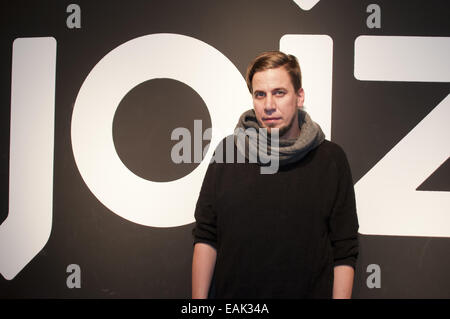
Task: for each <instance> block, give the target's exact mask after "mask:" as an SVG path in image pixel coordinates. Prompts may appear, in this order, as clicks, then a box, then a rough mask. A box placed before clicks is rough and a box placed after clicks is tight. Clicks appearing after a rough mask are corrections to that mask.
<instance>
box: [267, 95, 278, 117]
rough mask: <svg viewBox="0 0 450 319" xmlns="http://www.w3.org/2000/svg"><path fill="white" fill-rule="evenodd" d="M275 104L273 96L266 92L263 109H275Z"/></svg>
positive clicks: (271, 110) (269, 111)
mask: <svg viewBox="0 0 450 319" xmlns="http://www.w3.org/2000/svg"><path fill="white" fill-rule="evenodd" d="M275 109H276V105H275V99H274V98H273V96H272V94H267V96H266V99H265V101H264V111H266V112H268V113H271V112H273V111H275Z"/></svg>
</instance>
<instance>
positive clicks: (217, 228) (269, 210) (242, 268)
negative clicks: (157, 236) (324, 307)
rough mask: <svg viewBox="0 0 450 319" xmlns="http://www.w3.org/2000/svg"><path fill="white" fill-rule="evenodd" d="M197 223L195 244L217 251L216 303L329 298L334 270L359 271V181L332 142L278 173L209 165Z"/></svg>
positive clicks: (251, 166)
mask: <svg viewBox="0 0 450 319" xmlns="http://www.w3.org/2000/svg"><path fill="white" fill-rule="evenodd" d="M234 151H235V154H236V152H237V150H236V148H235V150H234ZM195 218H196V226H195V228H194V230H193V234H194V243H198V242H202V243H207V244H209V245H211V246H213V247H214V248H216V250H217V261H216V266H215V274H214V277H215V285H214V289H213V290H214V291H212V295H213V296H214V297H216V298H331V297H332V287H333V267H334V266H337V265H350V266H352V267H353V268H354V267H355V263H356V258H357V255H358V239H357V231H358V219H357V215H356V208H355V195H354V189H353V181H352V177H351V172H350V168H349V165H348V162H347V158H346V156H345V153H344V152H343V150H342V149H341V148H340V147H339V146H338V145H336V144H335V143H333V142H330V141H326V140H325V141H324V142H323V143H322V144H320V145H319V146H318V147H317V148H316V149H314V150H312V151H311V152H310V153H308V154H307V155H306V156H305V157H304V158H303V159H302V160H300V161H299V162H296V163H292V164H289V165H286V166H283V167H280V169H279V171H278V172H277V173H276V174H266V175H264V174H261V173H260V166H259V165H258V164H254V163H241V164H239V163H212V164H210V165H209V167H208V171H207V173H206V175H205V179H204V181H203V185H202V188H201V191H200V196H199V199H198V202H197V207H196V211H195Z"/></svg>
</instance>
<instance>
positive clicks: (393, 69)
mask: <svg viewBox="0 0 450 319" xmlns="http://www.w3.org/2000/svg"><path fill="white" fill-rule="evenodd" d="M449 56H450V38H449V37H400V36H360V37H358V38H357V39H356V41H355V69H354V74H355V77H356V78H357V79H359V80H365V81H405V82H408V81H410V82H450V59H449V58H448V57H449ZM449 119H450V95H448V96H447V97H446V98H445V99H444V100H443V101H442V102H441V103H439V105H438V106H436V107H435V108H434V109H433V110H432V111H431V112H430V113H429V114H428V115H427V116H426V117H425V118H424V119H423V120H422V121H421V122H420V123H419V124H417V126H416V127H415V128H414V129H413V130H412V131H411V132H409V133H408V135H406V136H405V137H404V138H403V139H402V140H401V141H400V142H399V143H398V144H397V145H396V146H395V147H394V148H393V149H392V150H391V151H389V153H387V154H386V155H385V156H384V157H383V158H382V159H381V161H379V162H378V163H377V164H376V165H375V166H374V167H373V168H372V169H371V170H370V171H369V172H368V173H367V174H366V175H365V176H364V177H363V178H362V179H361V180H360V181H359V182H358V183H357V184H356V185H355V191H356V196H357V201H356V203H357V208H358V219H359V223H360V229H359V231H360V233H362V234H371V235H396V236H434V237H450V214H449V213H450V193H448V192H431V191H416V189H417V187H418V186H419V185H420V184H421V183H422V182H423V181H425V180H426V179H427V177H429V176H430V175H431V174H432V173H433V171H434V170H436V168H437V167H439V166H440V165H441V164H442V163H444V162H445V160H447V159H448V157H449V155H450V144H449V141H450V130H449V126H448V120H449Z"/></svg>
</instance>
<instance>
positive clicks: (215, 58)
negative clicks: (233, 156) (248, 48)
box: [71, 33, 251, 227]
mask: <svg viewBox="0 0 450 319" xmlns="http://www.w3.org/2000/svg"><path fill="white" fill-rule="evenodd" d="M157 78H169V79H175V80H178V81H180V82H183V83H185V84H187V85H189V86H190V87H191V88H192V89H194V90H195V91H197V93H198V94H199V95H200V96H201V97H202V99H203V101H204V102H205V104H206V105H207V107H208V110H209V114H210V116H211V123H212V128H213V132H212V133H213V134H212V138H211V143H210V145H211V146H210V148H209V150H208V152H207V155H206V157H205V159H204V160H203V161H202V163H201V164H200V165H199V166H198V167H197V168H196V169H195V170H194V171H192V172H191V173H190V174H188V175H186V176H184V177H183V178H180V179H178V180H175V181H170V182H165V183H160V182H152V181H148V180H146V179H143V178H141V177H139V176H136V175H135V174H134V173H132V172H131V171H130V170H129V169H128V168H127V167H126V166H125V165H124V164H123V163H122V161H121V160H120V158H119V156H118V155H117V152H116V150H115V147H114V142H113V136H112V127H113V119H114V114H115V112H116V109H117V107H118V105H119V103H120V101H121V100H122V99H123V97H124V96H125V95H126V94H127V93H128V92H129V91H130V90H131V89H132V88H134V87H135V86H137V85H139V84H140V83H142V82H144V81H147V80H150V79H157ZM168 98H169V96H168ZM180 107H182V106H180ZM250 107H251V98H250V95H249V94H248V91H247V87H246V84H245V81H244V79H243V77H242V75H241V74H240V72H239V71H238V70H237V69H236V67H235V66H234V64H233V63H232V62H230V61H229V60H228V59H227V58H226V57H225V56H224V55H223V54H222V53H221V52H219V51H218V50H216V49H215V48H213V47H212V46H210V45H208V44H206V43H204V42H202V41H200V40H197V39H194V38H192V37H188V36H183V35H179V34H168V33H162V34H151V35H146V36H142V37H139V38H136V39H132V40H130V41H128V42H126V43H124V44H122V45H120V46H118V47H117V48H115V49H114V50H112V51H111V52H109V53H108V54H107V55H106V56H105V57H104V58H102V59H101V60H100V61H99V62H98V63H97V65H96V66H95V67H94V68H93V69H92V71H91V72H90V73H89V75H88V76H87V78H86V80H85V81H84V83H83V85H82V86H81V88H80V91H79V93H78V96H77V99H76V102H75V106H74V110H73V114H72V132H71V133H72V147H73V153H74V157H75V162H76V165H77V167H78V169H79V171H80V174H81V176H82V178H83V180H84V182H85V183H86V185H87V186H88V187H89V189H90V190H91V191H92V193H93V194H94V195H95V196H96V197H97V198H98V200H100V202H102V203H103V204H104V205H105V206H106V207H107V208H108V209H110V210H111V211H113V212H114V213H116V214H117V215H119V216H121V217H123V218H125V219H127V220H130V221H132V222H135V223H138V224H142V225H146V226H154V227H175V226H181V225H185V224H189V223H192V222H193V221H194V210H195V205H196V202H197V196H198V192H199V189H200V186H201V183H202V180H203V177H204V174H205V172H206V169H207V166H208V163H209V160H210V158H211V156H212V152H213V151H214V148H215V146H216V145H217V144H218V142H220V140H221V139H222V138H223V137H225V135H226V134H232V133H233V130H234V126H235V124H236V123H237V120H238V118H239V116H240V115H241V113H242V112H243V111H245V110H246V109H248V108H250ZM220 133H222V134H220ZM167 139H168V141H169V140H170V136H168V137H167Z"/></svg>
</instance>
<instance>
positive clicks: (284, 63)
mask: <svg viewBox="0 0 450 319" xmlns="http://www.w3.org/2000/svg"><path fill="white" fill-rule="evenodd" d="M279 67H284V68H285V69H286V71H287V72H288V73H289V76H290V78H291V82H292V85H293V86H294V89H295V92H298V90H300V89H301V88H302V73H301V71H300V65H299V64H298V60H297V58H296V57H295V56H293V55H291V54H285V53H283V52H280V51H267V52H263V53H261V54H259V55H258V56H257V57H256V58H255V59H254V60H253V61H252V62H251V63H250V64H249V66H248V67H247V73H246V76H245V80H246V81H247V87H248V90H249V91H250V93H253V87H252V80H253V76H254V75H255V73H256V72H261V71H265V70H268V69H276V68H279Z"/></svg>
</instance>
